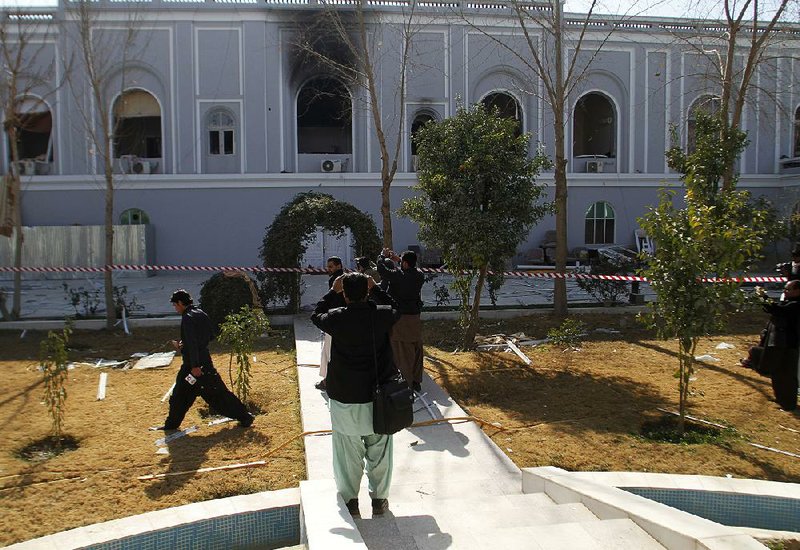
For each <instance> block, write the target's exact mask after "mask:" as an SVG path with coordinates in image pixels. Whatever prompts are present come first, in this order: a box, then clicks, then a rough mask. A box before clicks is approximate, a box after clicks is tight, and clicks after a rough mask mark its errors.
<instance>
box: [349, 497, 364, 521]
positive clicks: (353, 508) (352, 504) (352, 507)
mask: <svg viewBox="0 0 800 550" xmlns="http://www.w3.org/2000/svg"><path fill="white" fill-rule="evenodd" d="M347 511H348V512H350V515H351V516H353V517H354V518H357V517H361V512H360V511H359V510H358V499H357V498H351V499H350V500H348V501H347Z"/></svg>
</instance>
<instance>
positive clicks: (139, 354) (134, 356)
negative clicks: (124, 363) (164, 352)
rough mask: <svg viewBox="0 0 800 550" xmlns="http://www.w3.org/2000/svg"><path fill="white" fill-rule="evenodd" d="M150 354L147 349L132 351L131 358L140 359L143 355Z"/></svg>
mask: <svg viewBox="0 0 800 550" xmlns="http://www.w3.org/2000/svg"><path fill="white" fill-rule="evenodd" d="M148 355H150V354H149V353H147V352H146V351H138V352H136V353H131V359H140V358H142V357H147V356H148Z"/></svg>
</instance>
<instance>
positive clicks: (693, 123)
mask: <svg viewBox="0 0 800 550" xmlns="http://www.w3.org/2000/svg"><path fill="white" fill-rule="evenodd" d="M719 107H720V101H719V98H718V97H714V96H710V95H707V96H701V97H698V98H697V99H695V100H694V101H693V102H692V105H691V106H690V107H689V116H688V117H687V120H686V151H687V152H688V153H694V150H695V149H696V148H697V138H696V136H695V133H696V132H697V112H698V111H702V112H704V113H706V114H709V115H713V114H716V113H717V112H718V111H719Z"/></svg>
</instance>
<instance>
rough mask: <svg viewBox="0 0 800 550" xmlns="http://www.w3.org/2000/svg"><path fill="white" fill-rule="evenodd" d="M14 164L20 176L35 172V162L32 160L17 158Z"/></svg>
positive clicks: (30, 174) (31, 174)
mask: <svg viewBox="0 0 800 550" xmlns="http://www.w3.org/2000/svg"><path fill="white" fill-rule="evenodd" d="M16 166H17V172H18V173H19V175H20V176H33V175H35V174H36V163H35V162H34V161H32V160H18V161H17V162H16Z"/></svg>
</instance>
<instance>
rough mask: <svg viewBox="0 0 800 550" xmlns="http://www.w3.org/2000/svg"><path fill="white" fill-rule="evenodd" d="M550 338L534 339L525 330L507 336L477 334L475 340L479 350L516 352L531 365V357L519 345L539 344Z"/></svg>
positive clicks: (476, 347)
mask: <svg viewBox="0 0 800 550" xmlns="http://www.w3.org/2000/svg"><path fill="white" fill-rule="evenodd" d="M548 340H549V339H548V338H545V339H544V340H532V339H530V338H528V337H527V336H525V333H524V332H517V333H515V334H511V335H510V336H506V335H505V334H492V335H490V336H480V335H476V336H475V342H476V343H477V345H476V346H475V349H477V350H478V351H489V350H496V351H506V352H510V353H514V354H516V355H517V356H518V357H519V358H520V359H522V361H523V362H524V363H525V364H526V365H530V364H531V363H532V361H531V359H530V357H528V356H527V355H525V353H523V351H522V350H521V349H519V346H538V345H539V344H543V343H545V342H547V341H548Z"/></svg>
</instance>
